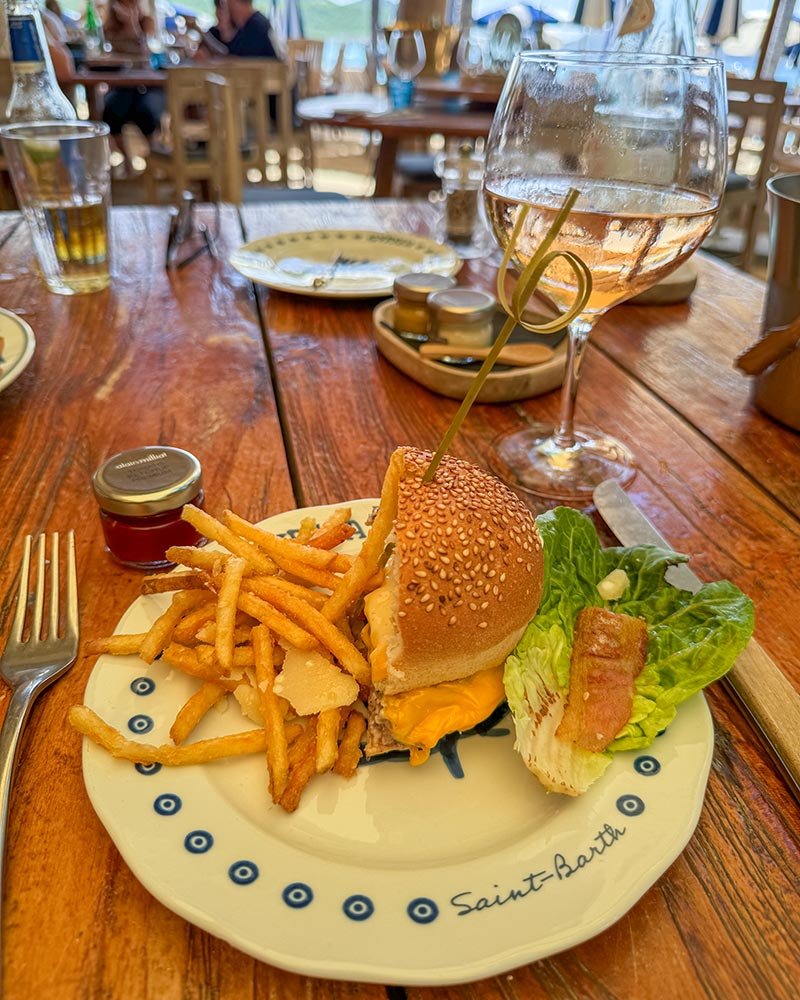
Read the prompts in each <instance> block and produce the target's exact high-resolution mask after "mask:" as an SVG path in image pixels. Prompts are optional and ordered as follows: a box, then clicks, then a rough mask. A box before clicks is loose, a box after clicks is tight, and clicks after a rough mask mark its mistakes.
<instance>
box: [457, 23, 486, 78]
mask: <svg viewBox="0 0 800 1000" xmlns="http://www.w3.org/2000/svg"><path fill="white" fill-rule="evenodd" d="M456 62H457V63H458V68H459V69H460V70H461V72H462V73H463V74H464V76H468V77H476V76H480V74H481V73H482V72H483V71H484V69H485V68H486V34H485V32H482V31H481V30H480V29H479V28H474V27H473V28H465V29H464V31H463V32H462V33H461V38H459V40H458V48H457V49H456Z"/></svg>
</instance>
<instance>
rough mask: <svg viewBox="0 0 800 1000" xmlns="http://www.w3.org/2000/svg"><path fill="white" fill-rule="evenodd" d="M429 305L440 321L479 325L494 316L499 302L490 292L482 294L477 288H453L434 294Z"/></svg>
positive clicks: (429, 300) (429, 299)
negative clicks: (456, 321)
mask: <svg viewBox="0 0 800 1000" xmlns="http://www.w3.org/2000/svg"><path fill="white" fill-rule="evenodd" d="M428 305H429V306H430V308H431V310H432V311H433V313H434V314H435V315H436V316H437V317H438V319H439V320H440V321H441V320H444V321H445V322H452V321H453V320H462V321H466V322H467V323H477V322H478V321H479V320H481V321H482V320H486V319H489V318H490V317H491V316H494V313H495V310H496V309H497V300H496V299H495V297H494V296H493V295H489V293H488V292H480V291H478V290H477V289H475V288H452V289H450V290H449V291H444V292H434V293H433V295H431V296H430V297H429V298H428Z"/></svg>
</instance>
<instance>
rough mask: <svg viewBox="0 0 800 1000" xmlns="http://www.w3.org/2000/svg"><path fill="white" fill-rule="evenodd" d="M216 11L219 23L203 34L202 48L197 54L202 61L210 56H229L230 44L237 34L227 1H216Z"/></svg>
mask: <svg viewBox="0 0 800 1000" xmlns="http://www.w3.org/2000/svg"><path fill="white" fill-rule="evenodd" d="M214 11H215V13H216V15H217V23H216V24H212V25H211V27H210V28H209V29H208V31H206V32H204V33H203V38H202V41H201V42H200V48H199V49H198V50H197V53H196V57H197V58H199V59H201V60H202V59H204V58H208V57H209V56H226V55H228V54H229V53H228V42H229V41H230V40H231V39H232V38H233V36H234V35H235V34H236V28H234V26H233V23H232V21H231V15H230V12H229V11H228V3H227V0H214Z"/></svg>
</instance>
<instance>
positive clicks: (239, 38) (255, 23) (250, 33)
mask: <svg viewBox="0 0 800 1000" xmlns="http://www.w3.org/2000/svg"><path fill="white" fill-rule="evenodd" d="M227 3H228V13H229V15H230V19H231V23H232V25H233V27H234V28H235V29H236V34H235V35H234V36H233V38H231V40H230V41H229V42H228V43H227V47H228V54H229V55H232V56H236V57H238V58H245V59H248V58H249V59H276V58H277V53H276V51H275V46H274V45H273V44H272V37H271V26H270V23H269V19H268V18H266V17H264V15H263V14H262V13H261V12H260V11H258V10H254V9H253V0H227Z"/></svg>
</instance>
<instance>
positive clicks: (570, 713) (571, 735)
mask: <svg viewBox="0 0 800 1000" xmlns="http://www.w3.org/2000/svg"><path fill="white" fill-rule="evenodd" d="M646 658H647V623H646V622H645V621H644V620H643V619H641V618H631V616H630V615H619V614H615V613H614V612H613V611H607V610H606V609H605V608H584V609H583V611H581V613H580V614H579V615H578V620H577V622H576V623H575V636H574V639H573V643H572V658H571V661H570V675H569V698H568V701H567V708H566V710H565V712H564V718H563V719H562V720H561V723H560V725H559V727H558V729H557V730H556V735H557V736H558V737H559V739H562V740H565V741H568V742H571V743H574V744H575V745H576V746H578V747H580V748H581V749H582V750H592V751H595V752H599V751H601V750H605V748H606V747H607V746H608V745H609V743H611V742H612V740H613V739H614V737H615V736H616V735H617V733H618V732H619V731H620V729H622V727H623V726H624V725H625V724H626V722H627V721H628V719H629V718H630V716H631V708H632V706H633V695H634V681H635V680H636V678H637V677H638V676H639V673H640V672H641V670H642V667H643V666H644V662H645V659H646Z"/></svg>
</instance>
